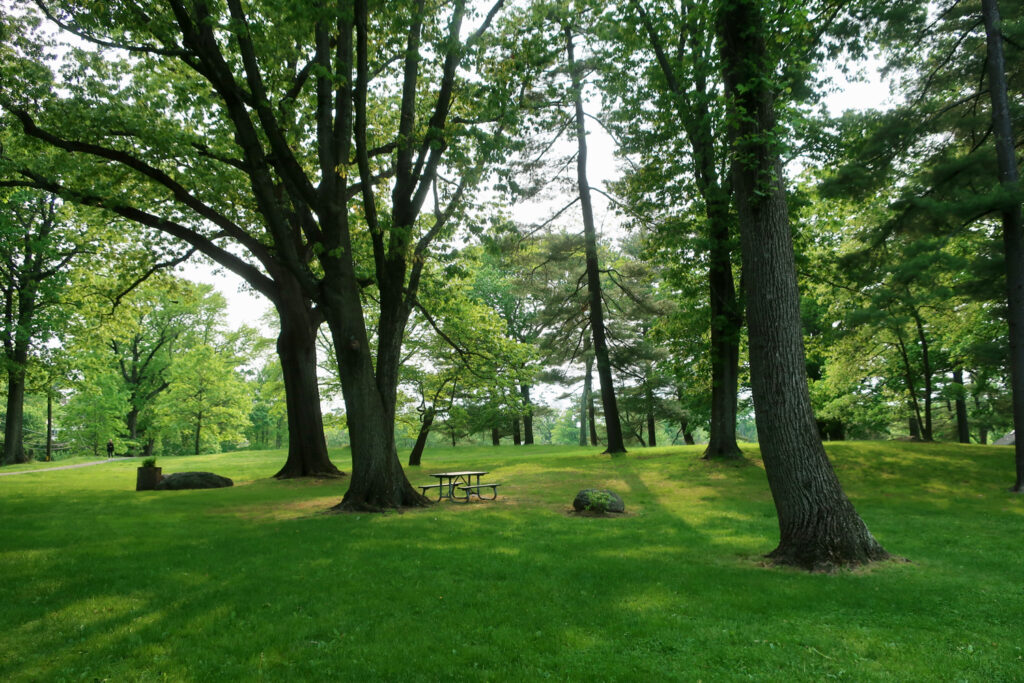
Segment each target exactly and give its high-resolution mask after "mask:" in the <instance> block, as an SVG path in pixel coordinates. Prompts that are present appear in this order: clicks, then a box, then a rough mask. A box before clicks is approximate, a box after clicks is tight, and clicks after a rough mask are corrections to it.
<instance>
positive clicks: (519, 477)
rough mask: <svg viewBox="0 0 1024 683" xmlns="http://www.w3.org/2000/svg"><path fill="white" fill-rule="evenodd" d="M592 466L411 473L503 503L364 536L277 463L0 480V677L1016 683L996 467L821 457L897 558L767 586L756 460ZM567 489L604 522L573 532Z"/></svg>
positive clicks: (540, 457)
mask: <svg viewBox="0 0 1024 683" xmlns="http://www.w3.org/2000/svg"><path fill="white" fill-rule="evenodd" d="M600 450H601V449H600V448H599V447H598V448H580V447H554V446H535V447H533V448H531V449H522V448H519V449H514V448H512V447H498V448H492V447H480V448H475V447H474V448H468V447H467V448H454V449H451V448H448V449H445V448H428V449H427V451H426V452H425V453H424V456H423V461H424V464H423V466H422V467H420V468H410V471H409V478H410V480H411V481H412V482H413V483H414V484H416V483H419V484H426V483H428V481H429V480H430V477H429V476H428V475H429V474H430V473H431V472H439V471H445V470H462V469H481V470H488V471H489V474H488V475H487V476H486V477H485V480H488V481H496V482H501V483H502V484H503V485H502V487H501V489H500V490H501V494H500V495H499V497H498V499H497V500H496V501H493V502H490V501H488V502H474V503H471V504H468V505H459V504H452V503H442V504H436V505H433V506H431V507H429V508H425V509H420V510H408V511H405V512H403V513H392V514H386V515H373V514H359V513H350V514H326V513H325V511H326V510H328V509H329V508H330V507H332V506H333V505H335V504H336V503H337V502H338V501H339V500H340V499H341V497H342V495H343V494H344V493H345V490H346V488H347V486H348V479H347V478H345V479H327V480H316V479H296V480H285V481H281V480H275V479H272V478H271V476H272V475H273V474H274V472H275V471H276V470H277V468H278V467H280V463H281V460H282V457H283V455H282V452H281V451H263V452H243V453H232V454H226V455H203V456H194V457H191V456H190V457H180V458H161V459H160V462H159V464H160V465H161V466H162V467H163V471H164V474H168V473H172V472H178V471H186V470H209V471H215V472H217V473H218V474H222V475H225V476H228V477H231V478H232V479H234V480H235V486H234V487H233V488H229V489H219V490H204V491H181V492H135V491H134V490H133V488H134V484H135V467H136V466H137V465H138V462H137V461H136V460H125V461H118V462H113V463H105V464H101V465H96V466H92V467H84V468H80V469H65V470H59V471H47V472H39V473H26V474H20V475H17V476H9V477H8V476H4V477H0V517H2V518H3V519H5V520H9V521H8V523H6V524H4V525H3V527H2V530H0V572H2V573H3V576H5V577H7V578H8V580H5V581H4V582H2V584H0V605H3V609H2V610H0V679H3V680H6V681H28V680H50V681H56V680H117V681H151V680H207V681H211V680H218V681H224V680H247V681H257V680H268V681H272V680H280V681H285V680H367V681H371V680H405V681H415V680H438V679H439V678H445V679H452V680H501V679H511V678H514V679H519V680H539V679H543V678H552V679H556V680H637V679H646V678H652V679H655V680H665V679H667V680H700V679H703V680H716V681H722V680H749V679H756V680H787V681H792V680H806V681H812V680H813V681H820V680H825V679H830V678H838V679H847V680H857V681H870V680H905V681H909V680H914V681H926V680H943V681H952V680H966V681H1009V680H1020V679H1021V678H1022V677H1024V643H1022V642H1021V639H1020V637H1019V636H1020V624H1019V618H1020V614H1019V605H1020V598H1021V582H1020V577H1021V576H1022V575H1024V558H1022V557H1021V554H1020V552H1019V548H1018V544H1017V543H1015V542H1014V539H1016V538H1017V537H1018V533H1019V529H1020V527H1021V524H1022V522H1024V499H1022V498H1021V497H1020V496H1013V495H1010V494H1008V493H1007V492H1006V483H1007V482H1006V476H1005V472H1006V469H1007V467H1008V466H1009V463H1010V462H1011V461H1012V458H1013V451H1012V449H1010V448H1002V447H993V446H987V447H986V446H974V445H952V444H910V443H894V442H875V443H866V442H848V443H842V444H832V445H830V446H829V447H828V453H829V456H830V457H831V458H832V460H833V462H834V465H835V468H836V471H837V473H838V475H839V478H840V479H841V481H842V483H843V486H844V488H845V490H846V491H847V493H848V494H849V496H850V498H851V499H852V500H853V501H854V502H855V503H856V505H857V509H858V511H859V512H860V513H861V515H862V516H863V517H864V519H865V520H866V521H867V523H868V524H870V526H871V530H872V533H873V534H874V535H875V536H876V537H877V538H878V539H879V541H880V542H881V543H882V544H884V545H885V547H886V548H887V549H888V550H889V551H890V553H892V554H893V556H894V557H896V558H898V559H894V560H890V561H887V562H883V563H877V564H874V565H872V566H871V567H870V568H868V569H861V570H852V571H841V572H837V573H833V574H823V573H807V572H801V571H796V570H789V569H769V568H767V566H766V564H765V562H764V560H763V555H765V554H766V553H768V552H769V551H771V550H772V548H773V546H774V544H775V543H776V542H777V540H778V523H777V521H776V516H775V509H774V507H773V504H772V500H771V496H770V494H769V491H768V487H767V485H766V481H765V473H764V470H763V468H762V465H761V462H760V460H759V454H758V450H757V447H756V446H753V445H748V446H746V447H745V453H746V456H747V458H746V459H745V460H743V461H741V462H739V463H731V464H729V463H722V462H708V461H704V460H700V459H699V456H700V454H701V452H702V447H700V446H689V447H671V448H650V449H646V450H644V451H642V452H641V453H640V454H634V455H629V456H627V457H624V458H616V459H609V458H607V457H602V456H601V455H600ZM332 455H334V456H335V459H336V460H337V461H338V462H344V461H345V458H344V457H341V456H342V455H343V454H341V453H335V454H332ZM81 461H84V459H83V460H79V459H75V460H69V461H63V462H62V463H60V464H67V463H74V462H81ZM41 467H42V464H40V463H29V464H25V465H14V466H11V467H10V468H5V470H4V471H5V472H7V471H10V472H17V471H18V470H30V469H38V468H41ZM583 488H602V489H603V488H607V489H611V490H613V491H615V492H617V493H619V494H620V495H621V496H622V497H623V498H624V500H625V502H626V514H624V515H618V516H608V517H594V516H575V515H573V514H571V513H570V512H569V510H570V508H571V501H572V499H573V496H574V495H575V494H576V492H577V491H578V490H580V489H583Z"/></svg>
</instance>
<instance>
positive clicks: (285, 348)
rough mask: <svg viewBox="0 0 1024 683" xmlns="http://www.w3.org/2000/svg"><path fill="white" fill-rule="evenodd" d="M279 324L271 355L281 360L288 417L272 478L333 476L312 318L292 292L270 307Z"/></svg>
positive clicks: (335, 472) (337, 472)
mask: <svg viewBox="0 0 1024 683" xmlns="http://www.w3.org/2000/svg"><path fill="white" fill-rule="evenodd" d="M275 305H276V307H277V313H278V317H279V319H280V323H281V332H280V334H278V336H277V355H278V357H279V358H280V360H281V374H282V377H283V378H284V395H285V404H286V407H287V411H286V412H287V415H288V458H287V459H286V460H285V463H284V466H283V467H282V468H281V469H280V470H278V472H277V474H275V475H274V476H275V477H276V478H277V479H293V478H296V477H339V476H343V475H344V473H343V472H341V471H340V470H338V468H337V467H335V465H334V463H332V462H331V459H330V457H329V456H328V454H327V441H326V439H325V437H324V423H323V411H322V410H321V407H320V385H319V382H318V380H317V376H316V370H317V366H316V329H317V324H316V319H315V318H314V314H313V312H312V311H311V310H310V308H309V304H308V303H307V302H306V301H305V299H304V298H303V297H302V296H301V295H300V294H299V293H298V291H297V289H294V288H292V287H290V286H289V287H287V288H282V291H281V295H280V297H279V298H278V300H277V301H276V302H275Z"/></svg>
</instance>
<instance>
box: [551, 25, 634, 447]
mask: <svg viewBox="0 0 1024 683" xmlns="http://www.w3.org/2000/svg"><path fill="white" fill-rule="evenodd" d="M565 41H566V54H567V55H568V61H569V69H570V71H571V72H572V90H573V93H572V94H573V99H574V101H575V104H576V144H577V148H578V152H577V155H576V179H577V185H578V186H579V188H578V189H579V193H580V209H581V212H582V214H583V231H584V242H585V245H586V262H587V293H588V294H589V302H590V332H591V336H592V338H593V341H594V359H595V360H596V362H597V377H598V380H599V383H600V385H601V406H602V407H603V408H604V422H605V431H606V432H607V438H608V447H607V448H606V449H605V452H606V453H609V454H611V455H620V454H622V453H625V452H626V445H625V442H624V441H623V438H622V422H621V420H620V419H619V406H618V402H617V401H616V398H615V386H614V384H613V380H612V364H611V360H610V358H609V356H608V340H607V336H606V334H605V327H604V303H603V301H602V299H601V266H600V263H599V262H598V257H597V227H596V225H595V223H594V208H593V205H592V204H591V200H590V184H589V183H588V181H587V129H586V119H585V115H584V111H583V82H582V78H581V76H580V69H579V64H577V62H576V58H575V54H574V51H573V43H572V31H571V29H569V28H566V30H565Z"/></svg>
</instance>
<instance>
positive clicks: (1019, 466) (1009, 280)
mask: <svg viewBox="0 0 1024 683" xmlns="http://www.w3.org/2000/svg"><path fill="white" fill-rule="evenodd" d="M981 8H982V14H983V15H984V20H985V35H986V38H987V42H988V80H989V94H990V96H991V98H992V128H993V130H994V132H995V141H996V159H997V161H998V164H999V182H1000V184H1001V185H1002V186H1003V187H1004V188H1005V189H1006V190H1007V192H1008V193H1016V192H1018V191H1019V190H1020V188H1019V187H1018V184H1019V177H1020V174H1019V172H1018V170H1017V157H1016V152H1015V149H1014V139H1013V127H1012V125H1011V122H1010V106H1009V101H1008V98H1007V88H1006V63H1005V60H1004V58H1003V40H1002V39H1003V35H1002V31H1001V29H1000V23H1001V20H1000V18H999V3H998V2H997V1H996V0H981ZM1002 213H1003V250H1004V252H1005V257H1006V301H1007V315H1006V317H1007V322H1008V323H1009V326H1010V384H1011V386H1012V389H1013V428H1014V430H1016V432H1017V434H1018V435H1020V434H1024V234H1022V233H1024V218H1022V216H1021V204H1020V202H1019V201H1017V202H1014V203H1013V204H1011V205H1008V206H1007V207H1006V208H1004V209H1003V212H1002ZM1014 455H1015V458H1014V459H1015V464H1016V470H1017V479H1016V481H1015V482H1014V484H1013V488H1011V489H1010V490H1011V491H1014V492H1017V493H1022V492H1024V439H1022V438H1018V439H1017V440H1016V441H1015V442H1014Z"/></svg>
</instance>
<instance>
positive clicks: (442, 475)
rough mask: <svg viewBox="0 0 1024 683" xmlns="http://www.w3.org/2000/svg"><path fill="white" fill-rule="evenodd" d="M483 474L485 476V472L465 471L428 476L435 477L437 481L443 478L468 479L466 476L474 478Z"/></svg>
mask: <svg viewBox="0 0 1024 683" xmlns="http://www.w3.org/2000/svg"><path fill="white" fill-rule="evenodd" d="M485 474H487V472H475V471H474V472H469V471H466V472H438V473H436V474H431V475H430V476H432V477H437V478H438V479H441V478H443V477H468V476H474V475H475V476H483V475H485Z"/></svg>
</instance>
